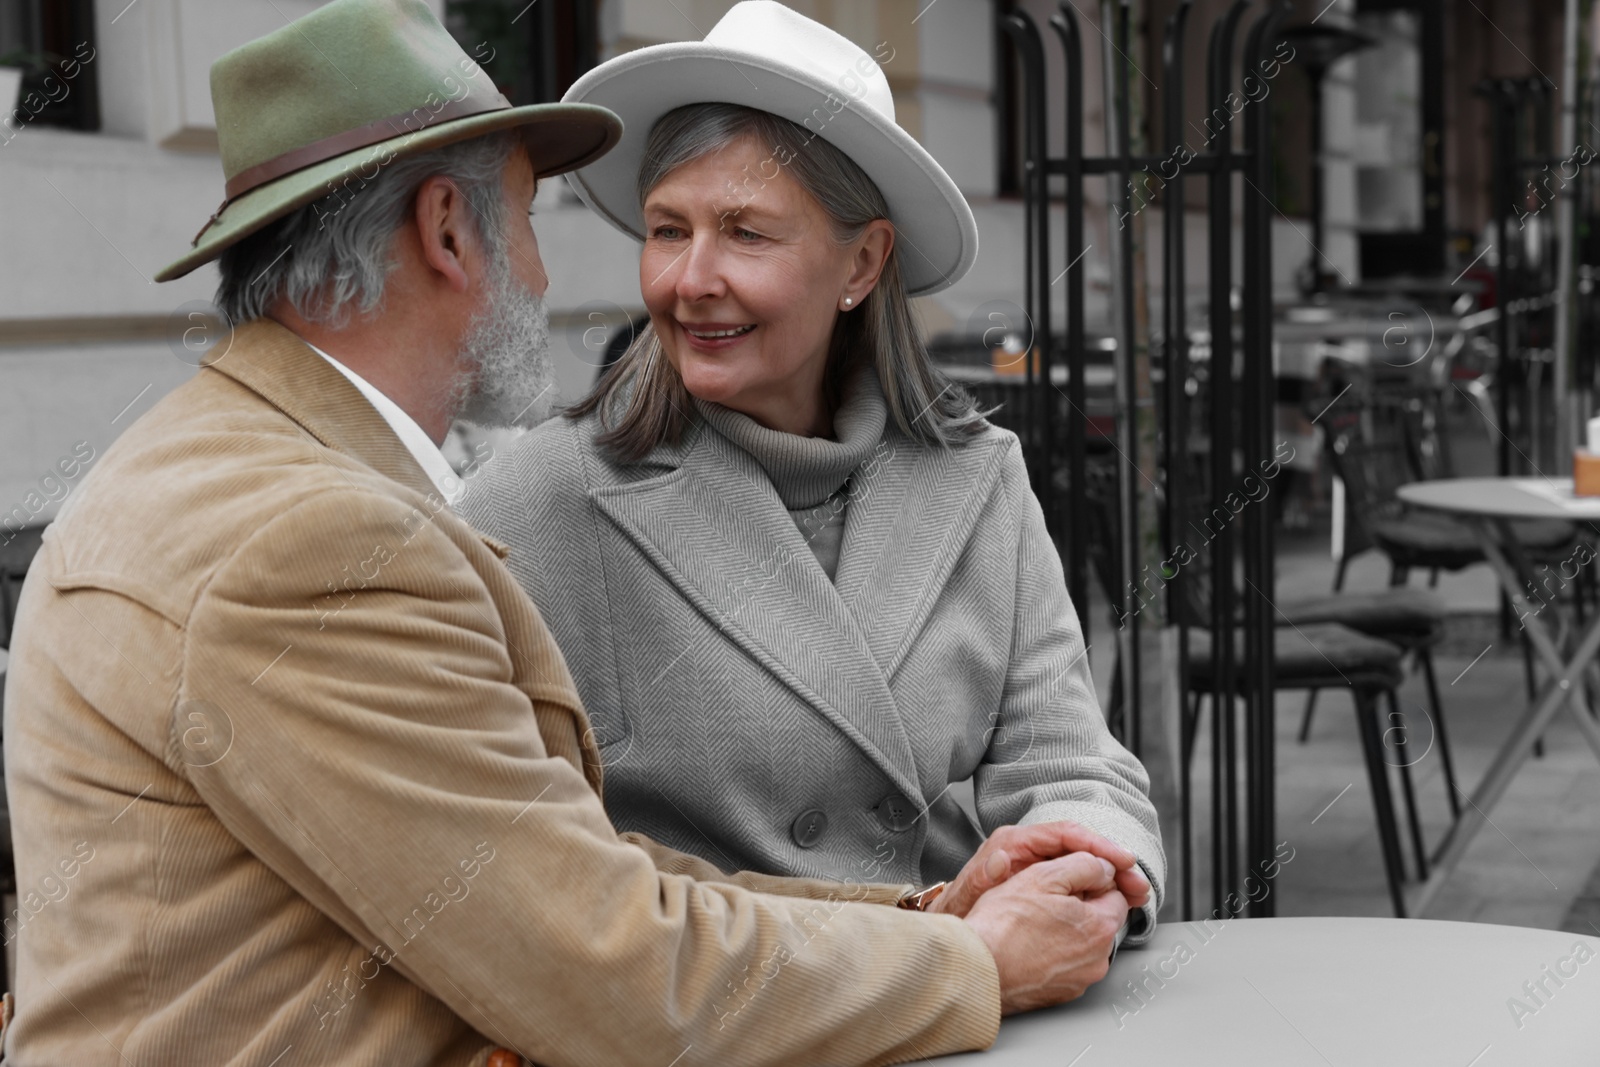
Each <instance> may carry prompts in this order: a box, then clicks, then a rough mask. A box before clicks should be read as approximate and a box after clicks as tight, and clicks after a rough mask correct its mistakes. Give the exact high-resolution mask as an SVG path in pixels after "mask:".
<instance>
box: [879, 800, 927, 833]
mask: <svg viewBox="0 0 1600 1067" xmlns="http://www.w3.org/2000/svg"><path fill="white" fill-rule="evenodd" d="M872 810H873V812H874V813H876V814H877V816H878V821H879V822H880V823H882V824H883V826H884V829H886V830H893V831H894V832H895V833H899V832H900V831H902V830H909V829H911V826H912V824H913V823H915V822H916V821H917V813H916V810H915V809H914V808H912V806H911V801H909V800H907V799H906V798H905V797H903V796H901V795H900V794H899V793H890V794H889V795H888V796H886V797H884V798H883V799H882V800H880V801H878V806H877V807H875V808H873V809H872Z"/></svg>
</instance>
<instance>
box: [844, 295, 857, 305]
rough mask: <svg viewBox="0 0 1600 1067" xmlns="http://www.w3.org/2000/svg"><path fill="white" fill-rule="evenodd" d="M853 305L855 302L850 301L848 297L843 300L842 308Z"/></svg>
mask: <svg viewBox="0 0 1600 1067" xmlns="http://www.w3.org/2000/svg"><path fill="white" fill-rule="evenodd" d="M854 303H855V301H854V300H852V299H850V298H849V297H848V296H847V297H845V298H844V306H845V307H849V306H850V305H851V304H854Z"/></svg>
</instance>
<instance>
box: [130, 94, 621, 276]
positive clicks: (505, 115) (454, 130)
mask: <svg viewBox="0 0 1600 1067" xmlns="http://www.w3.org/2000/svg"><path fill="white" fill-rule="evenodd" d="M519 127H520V128H522V129H523V130H525V131H526V134H527V136H526V141H527V149H528V156H529V159H530V160H531V161H532V163H533V170H534V174H535V175H536V176H537V177H540V178H548V177H551V176H553V175H557V174H565V173H566V172H567V171H570V170H572V169H573V168H575V167H581V166H583V165H585V164H586V163H591V162H593V161H594V160H596V159H598V158H599V157H601V156H603V155H605V153H606V152H608V151H610V150H611V148H612V146H614V145H615V144H616V143H617V141H618V140H619V139H620V138H621V136H622V123H621V121H620V120H619V119H618V118H617V116H616V115H615V114H613V113H612V112H610V111H607V110H606V109H605V108H602V107H594V106H591V105H588V104H535V105H531V106H528V107H514V108H502V109H500V110H498V111H488V112H484V113H482V114H479V115H471V116H468V117H467V118H462V119H455V120H453V121H450V122H441V123H438V124H436V125H433V126H426V127H423V128H422V129H420V130H417V131H415V132H410V133H404V134H401V135H400V136H398V137H393V138H390V139H389V140H387V141H380V142H378V143H377V144H374V145H369V146H367V147H365V148H359V149H356V150H355V151H352V152H347V153H345V154H344V155H341V156H335V157H334V158H332V159H328V160H324V161H323V162H321V163H317V164H314V165H312V166H309V167H306V168H305V169H303V170H297V171H295V172H294V173H292V174H287V175H285V176H284V177H282V178H279V179H277V180H276V181H273V182H269V183H268V184H266V185H263V186H261V187H260V188H257V189H252V190H251V191H250V192H248V193H246V194H244V195H243V196H241V197H239V198H238V199H237V200H235V201H233V202H232V203H230V204H229V205H228V206H227V208H226V210H224V211H223V212H222V214H221V215H219V216H218V218H217V221H216V222H215V224H213V225H212V226H210V227H209V228H208V229H206V231H205V232H204V233H203V234H202V235H201V236H200V240H199V241H198V242H197V243H196V244H195V245H194V247H193V248H191V249H190V250H189V251H188V252H187V253H186V254H184V255H183V256H182V257H181V258H179V259H178V260H176V261H175V262H173V263H172V264H170V265H169V266H167V267H165V268H164V269H163V270H162V271H161V272H160V273H158V274H157V275H156V276H155V280H156V281H158V282H166V281H171V280H172V279H174V278H181V277H183V276H184V275H185V274H188V273H189V272H190V271H192V270H194V269H195V268H197V267H200V266H202V265H204V264H206V263H209V262H210V261H211V260H213V259H216V258H217V256H219V255H221V254H222V252H223V251H224V250H225V249H227V248H228V247H230V246H232V245H234V244H237V243H238V242H239V241H242V240H243V239H244V238H246V237H248V236H250V235H251V234H253V233H255V232H256V231H257V230H260V229H262V228H263V227H265V226H267V225H268V224H269V223H272V222H275V221H276V220H278V219H280V218H282V217H284V216H285V215H287V214H289V213H290V212H291V211H294V210H296V209H297V208H302V207H304V206H306V205H307V204H309V203H311V202H312V201H315V200H320V199H322V198H323V197H325V196H328V195H330V194H332V193H334V192H335V191H338V190H340V189H343V190H346V191H348V192H349V193H350V194H352V195H353V194H357V193H359V192H360V189H361V188H362V186H364V185H365V184H366V183H367V182H370V181H372V180H373V179H374V178H376V177H377V175H378V173H379V172H380V171H381V170H382V168H383V167H384V166H387V165H388V164H389V163H391V162H393V160H395V159H400V158H403V157H405V156H410V155H415V154H416V153H418V152H424V151H427V150H428V149H432V148H442V147H443V146H445V145H450V144H455V143H457V142H460V141H467V140H471V139H472V138H474V137H483V136H486V135H487V134H491V133H498V132H500V131H502V130H510V129H516V128H519Z"/></svg>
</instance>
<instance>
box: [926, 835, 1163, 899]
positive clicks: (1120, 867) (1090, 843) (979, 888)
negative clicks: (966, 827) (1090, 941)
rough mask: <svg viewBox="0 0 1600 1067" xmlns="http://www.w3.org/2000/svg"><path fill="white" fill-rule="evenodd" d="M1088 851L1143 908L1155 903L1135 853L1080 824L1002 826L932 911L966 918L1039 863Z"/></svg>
mask: <svg viewBox="0 0 1600 1067" xmlns="http://www.w3.org/2000/svg"><path fill="white" fill-rule="evenodd" d="M1074 852H1087V853H1090V854H1091V855H1095V856H1099V857H1100V858H1101V859H1103V860H1105V861H1107V862H1108V863H1110V864H1111V867H1112V870H1113V872H1114V875H1113V878H1114V881H1115V884H1116V888H1117V889H1118V890H1120V891H1121V893H1122V895H1123V897H1125V898H1126V899H1127V902H1128V907H1129V908H1132V909H1135V910H1137V909H1138V908H1142V907H1144V906H1145V904H1147V903H1149V901H1150V882H1149V880H1148V879H1146V878H1145V876H1144V871H1142V870H1141V869H1140V868H1139V865H1138V861H1137V858H1136V857H1135V856H1134V854H1133V853H1132V852H1129V851H1128V850H1127V849H1125V848H1123V847H1122V846H1121V845H1117V844H1114V843H1112V842H1111V841H1108V840H1107V839H1105V838H1104V837H1101V836H1100V835H1099V834H1097V833H1095V832H1094V831H1093V830H1087V829H1085V828H1084V827H1082V826H1079V825H1078V824H1077V823H1075V822H1066V821H1062V822H1045V823H1036V824H1034V825H1032V826H1002V827H1001V828H1000V829H998V830H996V831H995V832H994V833H992V834H990V835H989V839H988V840H987V841H985V842H984V843H983V844H982V846H980V847H979V849H978V851H977V852H976V853H974V854H973V856H972V858H971V859H970V860H968V861H967V864H966V866H964V867H962V868H961V873H960V874H958V875H956V877H955V879H954V880H953V881H952V882H951V883H950V884H949V885H948V886H946V887H945V890H944V892H943V893H940V894H939V896H938V897H937V898H935V899H934V901H933V902H932V903H931V904H929V905H928V910H929V911H932V912H939V913H941V914H945V915H955V916H958V917H960V916H965V915H966V914H967V912H969V911H971V910H972V906H973V904H975V903H977V900H978V898H979V897H981V896H982V895H983V894H984V893H986V892H987V891H989V890H991V889H993V888H994V887H995V886H997V885H1000V884H1001V883H1003V882H1005V881H1006V880H1007V879H1008V878H1011V877H1012V876H1013V875H1015V874H1017V873H1018V872H1020V871H1022V870H1024V869H1025V868H1028V867H1031V866H1032V865H1033V864H1035V863H1040V862H1043V861H1046V860H1052V859H1055V858H1057V857H1059V856H1067V855H1071V854H1072V853H1074Z"/></svg>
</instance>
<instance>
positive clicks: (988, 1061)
mask: <svg viewBox="0 0 1600 1067" xmlns="http://www.w3.org/2000/svg"><path fill="white" fill-rule="evenodd" d="M1579 957H1583V958H1582V959H1579ZM1547 968H1548V970H1547ZM1130 983H1138V984H1140V988H1139V990H1138V992H1136V991H1135V989H1134V987H1133V985H1130ZM1524 983H1528V984H1529V986H1528V987H1527V988H1525V987H1524ZM1558 983H1560V984H1558ZM1541 984H1542V985H1543V987H1544V991H1543V992H1541V991H1540V985H1541ZM1529 988H1531V989H1532V991H1533V994H1532V996H1530V994H1529V991H1528V990H1529ZM1513 1002H1516V1003H1519V1004H1521V1005H1522V1008H1521V1009H1520V1010H1513ZM1597 1005H1600V936H1589V937H1584V936H1580V935H1578V934H1569V933H1560V932H1554V931H1550V930H1531V929H1525V928H1522V927H1513V926H1489V925H1485V924H1479V923H1455V922H1430V921H1427V920H1421V919H1343V918H1316V919H1233V920H1231V921H1220V920H1211V921H1209V922H1206V923H1177V924H1172V925H1163V926H1161V927H1159V928H1158V929H1157V930H1156V936H1155V937H1154V938H1153V939H1152V940H1151V943H1150V944H1148V945H1146V946H1144V947H1142V948H1140V949H1136V950H1134V949H1127V950H1124V951H1122V952H1120V953H1118V955H1117V958H1116V961H1115V963H1113V964H1112V968H1111V973H1110V975H1108V976H1107V978H1106V980H1105V981H1103V982H1100V983H1099V984H1097V985H1095V986H1094V987H1093V988H1091V989H1090V990H1089V991H1088V992H1087V993H1086V994H1084V995H1083V997H1081V998H1080V999H1078V1000H1076V1001H1074V1002H1072V1003H1070V1004H1063V1005H1061V1006H1060V1007H1057V1008H1051V1009H1049V1010H1046V1011H1038V1012H1030V1013H1028V1014H1025V1015H1017V1016H1013V1017H1010V1018H1008V1019H1006V1020H1005V1021H1004V1022H1003V1023H1002V1024H1001V1027H1000V1037H999V1039H998V1040H997V1041H996V1042H995V1044H994V1047H993V1048H991V1049H990V1050H988V1051H987V1052H982V1053H970V1054H967V1055H961V1056H946V1057H941V1058H939V1059H937V1060H928V1061H924V1062H928V1063H944V1064H971V1065H972V1067H1025V1065H1026V1067H1164V1065H1169V1064H1170V1065H1173V1067H1210V1065H1213V1064H1215V1065H1217V1067H1222V1065H1227V1067H1238V1065H1240V1064H1244V1065H1249V1067H1301V1065H1305V1067H1424V1065H1426V1067H1431V1065H1434V1064H1438V1065H1441V1067H1534V1065H1538V1067H1544V1065H1548V1067H1574V1065H1579V1064H1593V1063H1597V1062H1600V1010H1597Z"/></svg>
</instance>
